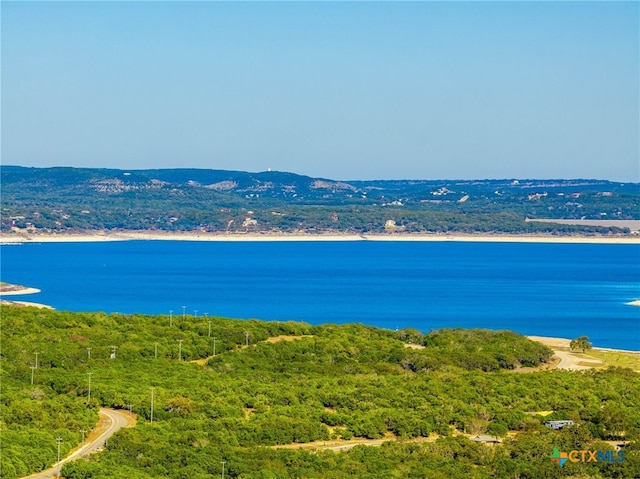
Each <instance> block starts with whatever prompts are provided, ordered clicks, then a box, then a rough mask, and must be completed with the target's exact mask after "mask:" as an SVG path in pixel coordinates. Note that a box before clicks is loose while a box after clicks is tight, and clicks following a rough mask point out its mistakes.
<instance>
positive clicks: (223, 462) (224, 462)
mask: <svg viewBox="0 0 640 479" xmlns="http://www.w3.org/2000/svg"><path fill="white" fill-rule="evenodd" d="M226 463H227V461H222V479H224V465H225V464H226Z"/></svg>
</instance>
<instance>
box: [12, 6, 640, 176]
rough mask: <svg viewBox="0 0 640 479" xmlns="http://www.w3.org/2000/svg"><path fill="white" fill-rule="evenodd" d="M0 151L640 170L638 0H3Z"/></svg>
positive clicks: (380, 172)
mask: <svg viewBox="0 0 640 479" xmlns="http://www.w3.org/2000/svg"><path fill="white" fill-rule="evenodd" d="M1 8H2V11H1V13H2V78H1V79H2V164H5V165H10V164H11V165H25V166H61V165H66V166H83V167H112V168H131V169H133V168H174V167H194V168H215V169H235V170H248V171H263V170H266V169H267V168H271V169H274V170H281V171H291V172H295V173H300V174H306V175H310V176H318V177H325V178H333V179H344V180H349V179H445V178H446V179H474V178H600V179H610V180H617V181H640V138H639V135H640V133H639V131H640V124H639V117H640V111H639V110H640V107H639V84H640V80H639V63H640V54H639V48H640V47H639V45H640V40H639V29H640V27H639V25H640V15H639V3H638V2H632V1H631V2H235V3H231V2H11V1H3V2H2V3H1Z"/></svg>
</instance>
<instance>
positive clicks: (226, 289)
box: [0, 241, 640, 350]
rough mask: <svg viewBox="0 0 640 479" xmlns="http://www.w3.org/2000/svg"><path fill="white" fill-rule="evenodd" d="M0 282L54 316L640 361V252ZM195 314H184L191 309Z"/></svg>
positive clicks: (81, 247)
mask: <svg viewBox="0 0 640 479" xmlns="http://www.w3.org/2000/svg"><path fill="white" fill-rule="evenodd" d="M0 252H1V255H2V257H1V259H2V261H1V269H0V271H1V276H2V280H3V281H6V282H9V283H16V284H22V285H25V286H31V287H35V288H39V289H41V290H42V292H41V293H38V294H34V295H29V296H14V297H11V298H8V299H16V300H25V301H33V302H39V303H44V304H49V305H51V306H53V307H54V308H56V309H57V310H70V311H105V312H108V313H111V312H119V313H146V314H169V311H170V310H171V311H173V314H174V315H182V314H183V312H185V313H186V314H188V315H198V316H202V315H204V314H207V315H209V316H225V317H232V318H258V319H266V320H295V321H306V322H309V323H312V324H320V323H325V322H331V323H346V322H359V323H364V324H368V325H373V326H379V327H382V328H389V329H396V328H407V327H411V328H416V329H419V330H421V331H423V332H428V331H429V330H431V329H439V328H444V327H463V328H490V329H510V330H513V331H517V332H519V333H522V334H532V335H533V334H535V335H541V336H557V337H565V338H575V337H577V336H581V335H587V336H589V338H590V339H591V340H592V342H593V343H594V345H596V346H601V347H613V348H621V349H631V350H640V307H636V306H630V305H628V304H626V303H628V302H630V301H633V300H637V299H640V244H639V245H635V244H633V245H628V244H626V245H615V244H553V243H480V242H478V243H475V242H408V241H407V242H405V241H398V242H394V241H388V242H387V241H384V242H382V241H356V242H351V241H344V242H343V241H335V242H327V241H318V242H314V241H304V242H263V241H260V242H217V241H216V242H190V241H122V242H95V243H42V244H37V243H26V244H23V245H11V246H2V247H1V251H0ZM183 306H184V308H183Z"/></svg>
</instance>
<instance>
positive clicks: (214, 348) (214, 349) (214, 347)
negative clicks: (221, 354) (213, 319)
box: [213, 336, 216, 356]
mask: <svg viewBox="0 0 640 479" xmlns="http://www.w3.org/2000/svg"><path fill="white" fill-rule="evenodd" d="M213 355H214V356H215V355H216V337H215V336H214V337H213Z"/></svg>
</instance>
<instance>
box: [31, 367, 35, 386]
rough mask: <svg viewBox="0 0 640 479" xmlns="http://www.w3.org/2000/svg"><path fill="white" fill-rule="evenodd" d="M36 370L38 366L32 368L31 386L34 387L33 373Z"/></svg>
mask: <svg viewBox="0 0 640 479" xmlns="http://www.w3.org/2000/svg"><path fill="white" fill-rule="evenodd" d="M35 370H36V366H31V385H32V386H33V372H34V371H35Z"/></svg>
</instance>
